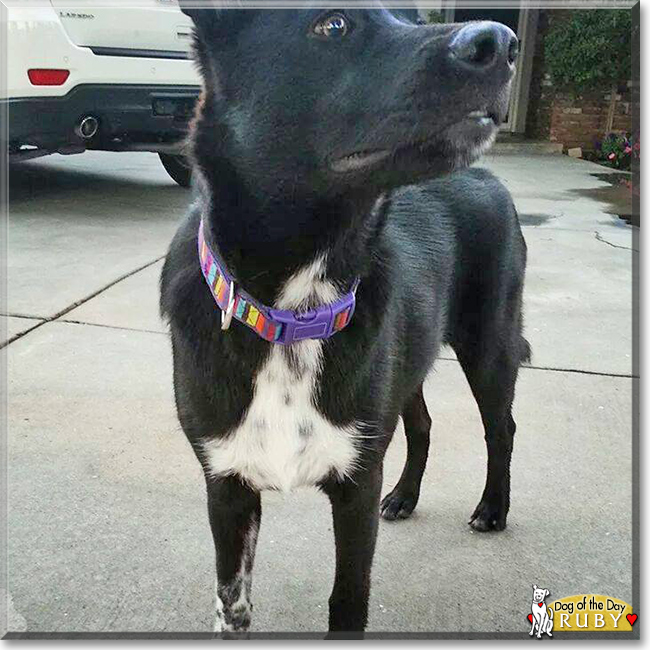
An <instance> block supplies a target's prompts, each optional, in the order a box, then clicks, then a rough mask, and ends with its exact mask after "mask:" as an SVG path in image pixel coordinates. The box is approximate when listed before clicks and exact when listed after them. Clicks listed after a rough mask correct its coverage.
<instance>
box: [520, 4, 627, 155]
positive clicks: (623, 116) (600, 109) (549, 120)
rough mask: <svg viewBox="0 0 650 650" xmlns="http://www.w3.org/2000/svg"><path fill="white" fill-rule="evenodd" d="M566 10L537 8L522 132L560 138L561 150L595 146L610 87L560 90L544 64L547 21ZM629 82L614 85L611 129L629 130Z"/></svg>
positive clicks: (604, 122)
mask: <svg viewBox="0 0 650 650" xmlns="http://www.w3.org/2000/svg"><path fill="white" fill-rule="evenodd" d="M568 11H569V10H544V9H542V10H540V15H539V21H538V29H537V35H536V41H535V54H534V57H533V71H532V76H531V86H530V100H529V107H528V114H527V116H526V135H527V136H529V137H531V138H535V139H543V140H551V141H552V142H561V143H562V144H563V145H564V148H565V150H566V149H570V148H572V147H582V149H583V150H584V151H591V150H593V149H594V148H595V143H596V141H597V140H601V139H602V138H603V136H604V135H605V129H606V125H607V115H608V112H609V102H610V97H611V89H610V88H603V89H602V90H599V91H598V92H592V93H585V94H584V95H578V96H576V95H573V94H572V93H567V92H560V91H559V90H557V89H556V88H555V87H554V86H553V82H552V79H551V78H550V76H549V75H548V74H547V73H546V71H545V67H544V37H545V35H546V32H547V31H548V27H549V25H550V24H551V23H553V22H554V21H557V20H562V19H563V18H564V17H565V16H566V15H567V12H568ZM630 99H631V98H630V85H629V84H625V83H624V84H622V85H621V86H619V87H618V88H617V92H616V104H615V111H614V122H613V127H612V130H613V131H621V132H628V131H631V130H632V110H631V106H630Z"/></svg>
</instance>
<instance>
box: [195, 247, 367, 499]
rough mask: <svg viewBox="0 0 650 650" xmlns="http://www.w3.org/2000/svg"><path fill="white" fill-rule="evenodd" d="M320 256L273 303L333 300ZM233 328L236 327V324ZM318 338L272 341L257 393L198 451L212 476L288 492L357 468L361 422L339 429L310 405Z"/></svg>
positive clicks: (299, 305)
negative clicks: (232, 426) (224, 431)
mask: <svg viewBox="0 0 650 650" xmlns="http://www.w3.org/2000/svg"><path fill="white" fill-rule="evenodd" d="M324 269H325V260H324V259H323V258H319V259H317V260H316V261H315V262H313V263H312V264H311V265H309V266H308V267H306V268H304V269H302V270H301V271H300V272H298V273H296V274H295V275H294V276H293V277H292V278H290V280H289V281H288V282H287V284H286V285H285V287H284V289H283V291H282V294H281V298H280V300H278V304H277V308H278V309H304V308H306V307H308V306H310V305H314V304H316V303H326V302H333V301H335V300H336V299H337V298H338V294H337V291H336V288H335V287H334V286H333V285H332V284H331V283H330V282H328V281H327V280H325V279H324V277H323V275H324ZM235 326H236V325H235ZM322 348H323V341H319V340H306V341H300V342H298V343H295V344H293V345H291V346H290V347H287V348H285V347H283V346H281V345H274V346H273V349H272V351H271V354H270V356H269V358H268V360H267V361H266V363H265V364H264V365H263V366H262V367H261V368H260V370H259V372H258V373H257V375H256V377H255V378H254V379H253V384H254V394H253V400H252V402H251V404H250V406H249V408H248V411H247V413H246V415H245V417H244V419H243V421H242V422H241V424H240V425H239V427H237V429H236V430H234V431H231V432H230V433H229V434H228V435H227V436H226V437H225V438H220V439H213V440H207V441H206V442H205V443H204V445H203V449H204V452H205V455H206V459H207V462H208V466H209V470H210V473H211V474H212V475H213V476H227V475H233V474H237V475H239V476H241V477H242V478H243V479H244V480H245V481H246V482H247V483H248V484H249V485H251V486H252V487H254V488H256V489H258V490H262V489H277V490H282V491H288V490H291V489H292V488H294V487H297V486H300V485H314V484H315V483H317V482H318V481H319V480H321V479H323V478H325V477H326V476H327V475H329V474H331V473H334V474H335V475H337V476H338V477H339V478H343V477H345V476H347V475H349V474H350V473H351V472H352V470H353V469H354V467H355V461H356V458H357V446H356V443H357V440H358V439H359V438H361V437H362V433H361V430H360V428H359V427H357V426H355V425H350V426H349V427H336V426H334V425H333V424H331V423H330V422H328V421H327V420H326V419H325V418H324V417H323V416H322V415H321V414H320V413H319V412H318V411H317V409H316V408H315V406H314V394H315V390H316V386H317V384H318V381H319V379H320V374H321V364H322Z"/></svg>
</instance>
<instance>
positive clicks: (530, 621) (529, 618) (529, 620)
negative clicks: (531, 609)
mask: <svg viewBox="0 0 650 650" xmlns="http://www.w3.org/2000/svg"><path fill="white" fill-rule="evenodd" d="M528 622H529V623H532V622H533V615H532V614H528Z"/></svg>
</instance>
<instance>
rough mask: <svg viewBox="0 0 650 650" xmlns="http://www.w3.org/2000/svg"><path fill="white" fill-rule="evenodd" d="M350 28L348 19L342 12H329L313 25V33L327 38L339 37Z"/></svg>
mask: <svg viewBox="0 0 650 650" xmlns="http://www.w3.org/2000/svg"><path fill="white" fill-rule="evenodd" d="M349 29H350V26H349V24H348V21H347V19H346V17H345V16H343V15H342V14H331V15H329V16H328V17H327V18H324V19H323V20H320V21H319V22H317V23H316V24H315V25H314V33H315V34H318V35H319V36H326V37H327V38H332V39H334V38H341V37H343V36H345V35H346V34H347V33H348V31H349Z"/></svg>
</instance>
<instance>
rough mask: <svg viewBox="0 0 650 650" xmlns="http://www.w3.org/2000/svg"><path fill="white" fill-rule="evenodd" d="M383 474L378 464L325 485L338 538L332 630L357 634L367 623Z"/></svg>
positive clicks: (330, 612)
mask: <svg viewBox="0 0 650 650" xmlns="http://www.w3.org/2000/svg"><path fill="white" fill-rule="evenodd" d="M381 478H382V470H381V465H379V466H376V467H374V468H373V469H372V470H370V471H367V472H364V473H363V474H360V475H357V476H355V477H354V481H352V480H351V479H347V480H345V481H343V482H341V483H339V482H331V483H328V484H327V485H325V486H324V488H325V491H326V493H327V495H328V496H329V498H330V501H331V503H332V514H333V518H334V538H335V542H336V576H335V579H334V588H333V590H332V594H331V596H330V600H329V629H330V632H335V633H336V632H347V633H350V632H352V633H357V634H356V635H358V634H359V633H362V632H363V630H364V629H365V627H366V623H367V620H368V598H369V595H370V570H371V567H372V557H373V555H374V552H375V541H376V539H377V525H378V521H379V498H380V493H381ZM336 636H337V637H338V636H339V635H336ZM345 636H348V635H345Z"/></svg>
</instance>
